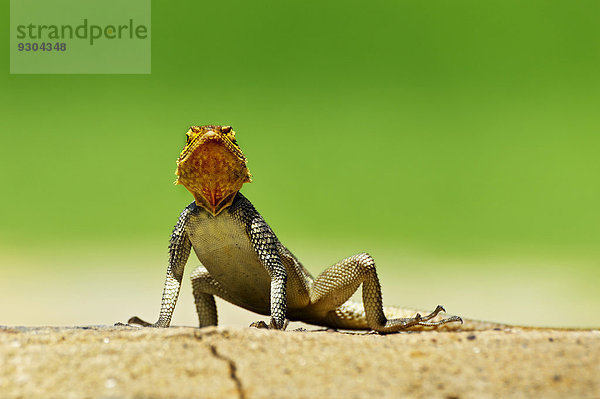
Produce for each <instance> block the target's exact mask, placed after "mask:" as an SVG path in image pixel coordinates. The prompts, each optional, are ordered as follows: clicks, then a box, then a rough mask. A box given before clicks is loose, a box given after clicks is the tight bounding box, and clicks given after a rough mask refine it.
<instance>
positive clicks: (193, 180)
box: [175, 127, 250, 216]
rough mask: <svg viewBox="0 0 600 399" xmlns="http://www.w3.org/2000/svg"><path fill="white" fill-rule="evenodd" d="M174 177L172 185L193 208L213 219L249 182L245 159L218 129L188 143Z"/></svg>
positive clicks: (178, 162) (210, 130) (211, 130)
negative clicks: (186, 193)
mask: <svg viewBox="0 0 600 399" xmlns="http://www.w3.org/2000/svg"><path fill="white" fill-rule="evenodd" d="M175 174H176V175H177V181H176V182H175V184H182V185H183V186H184V187H185V188H186V189H187V190H188V191H189V192H190V193H192V195H193V196H194V199H195V201H196V204H197V205H198V206H201V207H202V208H204V209H206V210H207V211H209V212H210V213H211V214H212V215H213V216H216V215H218V214H219V213H220V212H221V211H222V210H223V209H225V208H227V207H228V206H229V205H231V203H232V202H233V199H234V198H235V195H236V194H237V192H238V191H239V190H240V189H241V188H242V185H243V184H244V183H247V182H249V181H250V172H249V171H248V168H247V167H246V157H244V154H243V153H242V151H241V150H240V149H239V147H237V145H235V144H234V143H233V142H232V141H231V140H230V139H229V138H228V137H227V136H226V135H224V134H223V133H221V132H220V131H219V130H218V127H215V129H214V130H213V129H209V130H207V131H205V132H203V133H201V134H199V135H197V136H195V137H193V138H192V139H191V140H188V143H187V144H186V147H185V148H184V150H183V151H182V152H181V155H180V157H179V159H178V160H177V170H176V171H175Z"/></svg>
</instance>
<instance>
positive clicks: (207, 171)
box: [129, 125, 492, 333]
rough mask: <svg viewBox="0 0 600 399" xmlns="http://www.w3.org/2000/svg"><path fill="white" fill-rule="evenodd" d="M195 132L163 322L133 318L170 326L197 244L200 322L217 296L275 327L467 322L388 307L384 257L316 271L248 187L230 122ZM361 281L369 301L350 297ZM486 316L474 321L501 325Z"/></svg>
mask: <svg viewBox="0 0 600 399" xmlns="http://www.w3.org/2000/svg"><path fill="white" fill-rule="evenodd" d="M186 135H187V142H186V144H185V146H184V148H183V150H182V151H181V154H180V156H179V159H178V160H177V170H176V172H175V174H176V175H177V181H176V182H175V183H176V184H182V185H183V186H184V187H185V188H186V189H187V190H188V191H190V192H191V193H192V195H193V196H194V199H195V201H194V202H192V203H191V204H190V205H188V206H187V207H186V208H185V209H184V210H183V212H182V213H181V216H180V217H179V220H178V222H177V224H176V225H175V229H174V230H173V234H172V236H171V241H170V246H169V265H168V268H167V276H166V281H165V286H164V291H163V295H162V303H161V309H160V316H159V318H158V321H157V322H156V323H154V324H150V323H147V322H145V321H143V320H141V319H140V318H138V317H132V318H131V319H130V320H129V323H130V324H141V325H143V326H153V327H168V326H169V325H170V323H171V316H172V314H173V310H174V308H175V303H176V302H177V298H178V296H179V289H180V286H181V280H182V277H183V271H184V267H185V264H186V262H187V260H188V257H189V254H190V251H191V249H192V248H193V249H194V252H195V253H196V255H197V257H198V259H199V260H200V262H201V264H202V266H200V267H198V268H197V269H195V270H194V271H193V273H192V275H191V278H192V286H193V293H194V299H195V302H196V310H197V313H198V319H199V323H200V327H205V326H214V325H217V308H216V305H215V299H214V296H215V295H216V296H218V297H220V298H223V299H224V300H226V301H228V302H231V303H232V304H234V305H237V306H240V307H242V308H244V309H247V310H250V311H253V312H256V313H259V314H262V315H268V316H271V319H270V324H269V325H268V326H267V325H266V323H264V322H259V323H255V325H256V326H259V327H269V328H274V329H284V328H285V326H286V324H287V320H294V321H303V322H306V323H309V324H313V325H318V326H325V327H330V328H334V329H349V330H374V331H376V332H379V333H392V332H398V331H406V330H419V329H433V328H443V329H458V328H459V326H460V324H462V323H463V320H462V319H461V318H460V317H458V316H450V317H447V318H445V319H441V318H440V317H436V316H438V314H439V313H440V312H444V311H445V310H444V308H443V307H442V306H437V307H436V309H435V310H434V311H433V312H431V313H430V314H428V315H425V316H422V315H420V314H419V313H416V314H415V312H414V311H411V310H408V309H399V308H387V307H386V308H385V309H384V307H383V304H382V296H381V286H380V284H379V278H378V277H377V272H376V270H375V262H374V261H373V258H372V257H371V256H369V255H368V254H367V253H361V254H358V255H354V256H351V257H349V258H346V259H344V260H342V261H340V262H338V263H336V264H335V265H333V266H331V267H330V268H329V269H327V270H325V271H324V272H323V273H321V274H320V275H319V276H318V277H316V278H314V277H313V276H312V275H311V274H310V273H309V272H308V270H306V269H305V268H304V266H303V265H302V264H301V263H300V261H299V260H298V259H297V258H296V257H295V256H294V255H293V254H292V253H291V252H290V251H289V250H288V249H287V248H286V247H285V246H283V244H281V242H279V240H278V238H277V236H276V235H275V233H273V230H271V228H270V227H269V225H268V224H267V222H265V220H264V219H263V217H262V216H261V215H260V214H259V213H258V212H257V211H256V209H255V208H254V206H253V205H252V203H250V201H249V200H248V199H247V198H246V197H244V196H243V195H242V194H241V193H240V192H239V190H240V189H241V187H242V185H243V184H244V183H247V182H250V180H251V175H250V172H249V170H248V168H247V166H246V164H247V160H246V157H245V156H244V154H243V152H242V150H241V148H240V147H239V146H238V144H237V141H236V138H235V132H234V131H233V130H232V128H231V126H212V125H209V126H192V127H191V128H190V129H189V130H188V132H187V133H186ZM361 284H362V299H363V303H362V304H359V303H353V302H350V301H348V300H349V298H350V297H351V296H352V294H353V293H354V292H355V291H356V290H357V289H358V288H359V286H360V285H361ZM410 315H413V316H412V317H410ZM459 323H460V324H459ZM477 323H481V324H480V325H479V324H474V325H471V326H469V327H470V328H468V329H473V328H474V329H480V328H485V327H487V328H489V327H490V325H491V324H492V323H485V322H477ZM464 327H467V326H464ZM477 327H478V328H477Z"/></svg>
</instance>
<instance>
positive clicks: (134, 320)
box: [127, 316, 155, 327]
mask: <svg viewBox="0 0 600 399" xmlns="http://www.w3.org/2000/svg"><path fill="white" fill-rule="evenodd" d="M127 324H128V325H129V324H137V325H139V326H142V327H155V325H154V324H152V323H148V322H147V321H144V320H142V319H140V318H139V317H137V316H133V317H132V318H130V319H129V320H127Z"/></svg>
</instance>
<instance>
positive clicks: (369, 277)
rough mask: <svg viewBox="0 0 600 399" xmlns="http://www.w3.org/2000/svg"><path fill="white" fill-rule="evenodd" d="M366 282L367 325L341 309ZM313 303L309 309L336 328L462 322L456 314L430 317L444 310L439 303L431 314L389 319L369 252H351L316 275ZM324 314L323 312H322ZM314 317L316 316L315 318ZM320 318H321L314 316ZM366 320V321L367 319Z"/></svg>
mask: <svg viewBox="0 0 600 399" xmlns="http://www.w3.org/2000/svg"><path fill="white" fill-rule="evenodd" d="M361 284H362V286H363V287H362V297H363V306H364V316H365V319H366V325H364V326H361V325H359V324H361V321H360V320H353V319H352V318H348V316H349V315H350V313H348V312H340V309H342V305H343V304H344V303H345V302H346V301H347V300H348V299H349V298H350V297H351V296H352V294H353V293H354V292H355V291H356V290H357V289H358V287H359V286H360V285H361ZM310 301H311V304H310V305H309V308H308V309H307V311H308V312H310V313H312V314H313V315H312V317H311V318H314V317H315V316H316V317H317V318H319V317H320V318H321V323H317V324H324V325H331V326H332V327H336V328H342V329H343V328H350V329H355V328H361V327H362V328H369V329H371V330H374V331H377V332H380V333H392V332H398V331H402V330H407V329H410V328H411V327H414V326H424V327H437V326H440V325H443V324H446V323H450V322H455V321H458V322H462V320H461V319H460V317H457V316H453V317H449V318H447V319H443V320H440V321H429V320H431V319H432V318H434V317H435V316H436V315H437V314H438V313H440V312H441V311H443V310H444V308H443V307H441V306H438V307H437V308H436V309H435V310H434V311H433V312H432V313H431V314H429V315H426V316H421V315H420V314H418V313H417V314H416V315H415V316H414V317H412V318H399V319H388V318H386V316H385V314H384V312H383V300H382V296H381V285H380V284H379V278H378V277H377V272H376V270H375V262H374V261H373V258H371V256H370V255H369V254H366V253H362V254H358V255H354V256H351V257H349V258H346V259H344V260H342V261H341V262H338V263H337V264H335V265H334V266H332V267H330V268H329V269H327V270H325V271H324V272H323V273H321V274H320V275H319V276H318V277H317V278H316V279H315V282H314V284H313V286H312V288H311V291H310ZM319 315H320V316H319ZM313 320H314V319H313ZM314 321H318V320H314ZM363 323H364V321H363Z"/></svg>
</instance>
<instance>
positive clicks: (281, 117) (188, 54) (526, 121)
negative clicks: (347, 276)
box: [0, 0, 600, 325]
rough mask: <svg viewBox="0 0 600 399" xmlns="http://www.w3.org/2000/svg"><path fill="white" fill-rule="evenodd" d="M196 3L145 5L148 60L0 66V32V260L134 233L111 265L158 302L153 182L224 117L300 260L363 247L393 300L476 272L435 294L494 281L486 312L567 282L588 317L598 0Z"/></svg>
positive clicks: (163, 199) (550, 292)
mask: <svg viewBox="0 0 600 399" xmlns="http://www.w3.org/2000/svg"><path fill="white" fill-rule="evenodd" d="M215 3H216V2H206V1H200V2H194V3H190V2H178V1H175V2H168V3H164V2H154V3H153V4H152V73H151V74H150V75H116V76H115V75H30V76H19V75H10V74H9V73H8V71H9V58H8V56H9V54H8V49H7V47H6V48H5V51H4V52H3V54H2V56H3V57H4V58H3V59H2V64H3V69H4V71H5V72H4V73H3V74H1V75H0V84H1V87H2V95H1V96H0V109H1V110H2V111H1V112H2V118H0V129H1V131H2V143H1V145H0V171H1V172H0V173H1V176H2V196H0V220H1V222H0V240H1V241H0V242H1V243H2V244H1V246H0V249H2V250H3V252H4V253H5V254H6V255H5V257H7V259H8V258H10V259H11V261H10V262H8V261H7V262H5V265H4V266H3V268H4V270H13V271H14V270H16V269H17V266H15V265H16V264H23V265H27V266H26V268H27V269H28V270H31V268H34V269H35V268H36V267H38V268H42V266H40V264H44V265H46V266H43V267H46V268H51V269H52V268H55V269H54V270H58V271H59V273H58V274H60V273H62V272H60V271H62V270H63V269H64V270H69V268H74V267H76V268H78V270H80V272H81V273H85V270H103V272H102V275H109V276H110V275H111V270H115V271H116V270H117V266H115V264H113V263H110V262H107V264H103V263H102V262H100V261H97V262H96V263H98V265H97V267H95V268H94V267H90V266H86V265H89V262H87V261H88V260H89V259H90V258H94V256H96V255H98V254H102V256H108V255H107V254H110V253H115V254H117V255H115V257H114V259H119V258H120V257H121V255H120V254H123V253H128V249H129V248H134V247H135V248H136V250H139V251H141V252H144V251H145V250H143V248H145V247H146V246H147V247H148V248H153V249H152V250H151V251H156V253H157V254H158V258H157V259H154V258H152V259H154V260H153V261H152V262H151V264H148V263H144V264H143V265H137V264H132V265H131V270H132V271H131V272H130V275H129V276H128V279H130V281H131V282H133V281H136V278H138V277H136V276H139V275H140V274H142V273H152V275H151V277H152V278H153V290H154V296H153V297H152V299H153V300H155V301H158V299H159V295H160V288H159V287H160V285H161V283H162V282H161V281H160V280H161V278H162V277H161V276H162V273H163V272H164V263H165V258H166V241H167V239H168V237H169V235H170V231H171V228H172V226H173V225H174V223H175V221H176V218H177V216H178V214H179V212H180V211H181V210H182V209H183V207H184V206H185V205H186V204H187V203H188V202H190V201H191V199H192V198H191V196H190V195H189V193H187V192H186V191H185V189H184V188H183V187H181V186H177V187H175V186H173V185H172V182H173V180H174V178H175V176H174V174H173V172H174V170H175V159H176V158H177V156H178V153H179V151H180V149H181V147H182V146H183V144H184V141H185V136H184V133H185V131H186V130H187V128H188V126H190V125H192V124H194V125H200V124H229V125H232V126H233V127H234V129H235V130H236V132H237V137H238V141H239V143H240V145H241V146H242V148H243V149H244V152H245V153H246V155H247V157H248V158H249V168H250V170H251V172H252V174H253V176H254V182H253V183H252V184H250V185H246V186H245V187H244V189H243V192H244V193H245V195H246V196H248V197H249V198H250V199H251V200H252V201H253V203H254V204H255V206H256V207H257V209H258V210H259V211H260V212H261V213H262V214H263V216H264V217H265V219H266V220H267V221H268V222H269V223H270V224H271V226H272V227H273V229H274V230H275V232H276V233H277V234H278V235H279V236H280V238H281V240H282V241H283V242H284V243H285V244H287V245H288V246H289V247H290V248H291V249H292V250H295V251H296V252H298V253H299V256H300V257H301V258H308V259H309V260H315V262H319V263H318V264H310V265H308V266H309V268H310V269H311V270H313V271H315V272H317V271H319V270H322V268H323V267H324V264H320V263H321V262H323V263H326V262H333V261H335V260H337V259H339V258H342V257H344V256H349V255H351V254H352V253H356V252H359V251H364V250H368V251H369V252H371V253H372V254H374V255H375V258H376V260H378V259H379V260H380V261H379V267H380V270H381V273H380V274H382V275H383V276H384V277H385V278H386V279H387V280H388V281H389V282H386V281H384V283H383V284H384V286H386V284H387V285H388V287H391V288H389V294H388V295H389V296H390V297H391V298H393V300H395V301H398V302H400V301H401V302H402V303H405V304H406V303H412V302H411V301H412V300H411V298H410V297H409V298H405V299H403V298H404V297H403V296H402V295H401V294H402V292H405V291H407V290H408V291H410V290H412V291H410V292H412V293H413V294H415V295H416V293H419V292H422V291H421V290H420V289H419V288H418V287H419V286H424V285H427V284H428V283H431V284H432V285H433V286H440V287H445V285H444V281H445V280H443V278H445V279H452V276H453V275H461V276H465V278H468V277H469V276H470V277H472V278H473V279H475V280H471V281H470V282H469V283H468V284H465V283H459V282H452V283H451V284H455V283H456V284H460V287H456V288H454V287H453V286H451V287H450V288H448V290H447V291H444V292H445V293H446V297H445V298H440V299H439V302H444V304H445V305H447V302H448V301H450V302H452V301H453V300H454V299H453V298H455V297H456V298H462V300H463V301H464V303H468V302H478V301H479V298H481V297H480V296H478V295H480V294H481V292H480V291H485V292H488V291H494V288H493V283H494V282H495V281H498V280H499V279H502V278H505V279H507V281H506V284H504V285H503V286H502V289H499V290H498V291H497V292H496V296H495V297H494V298H493V299H491V300H490V302H491V303H494V304H497V305H495V306H496V308H497V309H506V308H507V307H508V308H510V307H517V306H521V307H522V308H523V309H522V311H523V312H529V313H528V314H529V316H531V313H532V312H533V313H535V312H538V313H536V314H539V313H540V312H546V311H547V312H548V314H551V311H552V309H546V308H545V307H544V305H543V301H541V300H540V301H541V302H540V304H539V308H534V309H532V306H533V305H532V304H533V303H534V302H531V304H528V303H523V301H525V299H523V300H521V301H519V300H518V298H519V295H521V294H522V293H523V292H524V291H528V292H529V293H530V294H531V296H532V298H544V295H546V296H547V297H553V296H557V297H558V298H559V299H557V303H563V302H565V301H567V300H573V301H575V300H574V299H573V298H574V297H573V296H572V295H576V294H575V293H577V295H580V296H578V297H577V298H579V299H580V301H579V302H576V301H575V302H573V303H575V304H574V305H573V307H579V306H580V307H581V309H579V310H580V318H578V319H574V320H573V321H571V323H572V324H578V325H583V324H587V325H589V324H594V323H595V324H600V319H599V318H598V316H593V315H592V316H589V315H586V313H585V312H587V311H588V310H590V309H593V307H591V308H590V307H588V306H589V305H593V304H594V303H596V304H599V303H600V298H599V294H597V286H598V283H599V282H600V278H599V273H598V269H599V262H598V255H599V252H600V251H599V246H598V242H599V240H600V211H599V208H598V205H599V204H600V184H599V181H598V175H599V172H600V159H599V153H600V134H599V132H600V113H599V110H600V40H599V39H600V24H599V23H598V21H600V3H599V2H598V1H577V2H573V1H547V0H544V1H528V2H522V1H492V2H481V1H454V2H448V1H430V2H426V3H422V2H412V1H410V2H409V1H371V2H356V1H343V2H342V1H327V2H323V1H302V2H300V1H292V2H275V1H272V2H242V1H228V2H222V3H219V4H215ZM4 7H5V11H6V13H5V15H8V6H7V5H5V6H4ZM5 22H6V23H7V22H8V21H5ZM6 26H7V28H6V29H4V33H3V34H4V38H3V40H2V43H5V46H6V45H7V44H8V24H7V25H6ZM139 248H142V249H139ZM155 248H158V249H155ZM132 251H133V249H132V250H131V251H129V252H132ZM148 251H150V250H148ZM49 252H52V253H59V254H61V253H65V254H73V253H82V254H84V256H83V257H82V258H81V259H78V258H77V256H74V255H73V258H72V259H71V261H69V262H66V261H62V260H61V256H56V258H55V259H54V258H53V259H54V261H53V262H54V263H52V262H50V261H47V259H48V257H47V256H46V254H48V253H49ZM144 253H148V252H144ZM152 253H153V254H154V252H152ZM321 253H324V254H327V255H323V256H320V255H318V254H321ZM330 253H335V254H336V255H329V254H330ZM36 254H40V255H39V256H40V258H44V259H46V262H45V263H44V262H40V263H37V261H36V259H38V258H36V256H38V255H36ZM378 255H379V258H378ZM98 256H99V255H98ZM24 257H27V259H30V260H28V261H23V260H22V259H24ZM100 258H102V257H100ZM100 258H98V259H100ZM19 259H20V261H19ZM102 259H104V258H102ZM128 259H129V258H128ZM381 260H383V261H385V262H382V261H381ZM19 262H21V263H19ZM86 262H87V263H86ZM91 263H93V262H91ZM134 263H135V262H134ZM407 263H408V264H407ZM550 265H552V266H550ZM138 266H139V268H138ZM142 266H143V267H144V268H145V269H143V270H144V271H143V272H142V271H141V270H142V269H141V267H142ZM111 267H112V268H111ZM81 270H83V271H81ZM120 271H121V272H122V270H121V269H120ZM21 272H23V271H22V270H19V271H14V273H13V274H14V275H15V276H18V275H19V273H21ZM47 273H49V272H47ZM65 273H66V274H67V275H69V274H68V272H65ZM89 273H92V272H89ZM411 273H412V276H413V277H415V276H416V277H419V276H420V277H425V281H424V280H422V279H421V280H418V279H417V281H415V280H414V279H413V278H409V280H410V281H407V277H406V276H411ZM486 273H487V274H486ZM519 273H528V274H527V276H531V279H530V280H523V281H527V282H531V284H529V283H527V284H526V285H525V286H524V287H521V286H520V285H519V284H520V283H519V280H520V274H519ZM82 276H83V277H82V278H85V279H87V278H88V277H89V275H86V274H82ZM507 276H509V277H507ZM540 279H541V280H540ZM17 280H19V279H18V278H17V277H15V279H14V281H17ZM539 281H542V283H540V284H542V285H543V287H541V288H540V287H539V286H538V288H536V282H539ZM521 282H522V281H521ZM546 283H547V284H546ZM78 284H81V285H82V286H84V287H85V282H78ZM436 284H437V285H436ZM485 284H491V285H490V286H489V289H488V288H481V287H487V286H486V285H485ZM544 284H545V285H544ZM507 287H508V288H507ZM409 288H410V289H409ZM536 289H539V290H540V294H539V295H541V296H536V294H535V290H536ZM507 290H508V291H507ZM532 290H533V291H532ZM396 292H398V298H396V297H395V296H394V295H396ZM410 292H409V293H408V294H410ZM49 295H50V296H51V295H52V294H51V293H50V294H49ZM453 295H454V296H453ZM561 295H562V296H561ZM567 296H569V298H567ZM423 298H427V295H424V296H423ZM511 298H512V299H511ZM515 298H517V299H515ZM186 299H189V298H186ZM563 299H564V301H563ZM510 300H513V301H516V302H514V304H513V303H512V302H510ZM431 301H434V302H435V301H437V297H436V299H430V300H427V301H425V300H423V302H422V303H418V304H417V303H415V305H417V306H421V307H431V306H432V305H435V304H436V303H431ZM507 301H508V302H507ZM594 301H595V302H594ZM132 303H134V305H132V306H135V303H136V302H135V300H133V302H132ZM461 303H463V302H461ZM507 303H509V304H508V305H507ZM569 303H570V302H569ZM503 304H504V305H503ZM530 305H531V306H530ZM152 306H153V309H154V307H157V306H158V304H157V303H153V304H152ZM185 306H187V307H190V306H191V305H190V303H189V301H186V305H185ZM481 306H484V307H485V306H492V305H489V304H488V305H481ZM586 307H587V309H586ZM536 309H537V310H536ZM155 310H156V311H157V310H158V309H157V308H156V309H155ZM454 310H457V311H460V310H461V309H454ZM563 310H564V313H577V312H576V309H573V308H571V307H568V308H565V309H563ZM132 311H134V310H127V311H126V312H127V313H129V312H132ZM473 313H477V312H476V311H474V312H473ZM524 314H525V313H524ZM555 314H556V313H555ZM477 315H478V316H479V315H481V317H488V315H487V314H486V313H485V312H480V313H477ZM534 316H535V315H534ZM123 317H126V316H123ZM590 317H591V319H590ZM594 317H595V318H594ZM488 318H489V317H488ZM506 318H507V319H510V318H509V317H508V316H506ZM519 320H520V321H523V322H526V321H527V320H529V319H527V317H526V316H523V317H522V318H521V319H519ZM532 320H533V322H539V323H544V322H549V323H554V324H568V323H566V322H565V323H562V321H563V319H561V318H556V319H552V318H551V316H549V317H546V318H543V317H541V318H540V319H539V320H538V319H535V317H533V319H532ZM548 320H549V321H548ZM508 321H510V320H508ZM0 324H1V320H0Z"/></svg>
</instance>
